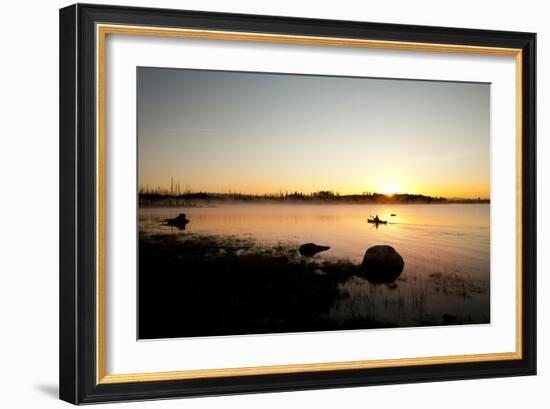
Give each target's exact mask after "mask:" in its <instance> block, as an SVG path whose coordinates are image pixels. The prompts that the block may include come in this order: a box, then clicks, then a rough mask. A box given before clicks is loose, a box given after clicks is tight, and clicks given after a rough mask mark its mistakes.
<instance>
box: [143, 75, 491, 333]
mask: <svg viewBox="0 0 550 409" xmlns="http://www.w3.org/2000/svg"><path fill="white" fill-rule="evenodd" d="M136 70H137V81H136V82H137V84H136V87H137V107H136V109H137V146H138V152H137V159H138V164H137V168H138V169H137V172H138V178H137V184H138V185H137V191H138V195H137V197H136V204H137V208H138V220H137V224H138V229H137V230H138V237H137V238H136V243H137V247H138V251H137V254H138V255H137V257H138V272H137V274H138V308H137V315H138V316H137V323H138V326H137V328H138V334H137V335H138V339H161V338H177V337H207V336H227V335H249V334H269V333H303V332H310V331H343V330H374V329H381V328H408V327H425V326H448V325H479V324H490V323H491V311H490V287H491V280H490V277H491V265H490V214H491V212H490V209H491V203H490V200H491V184H490V169H491V162H490V146H491V129H490V109H491V103H490V99H491V92H490V91H491V85H490V84H489V83H482V82H455V81H436V80H421V79H406V78H367V77H349V76H328V75H311V74H295V73H269V72H243V71H219V70H206V69H185V68H163V67H141V66H139V67H137V68H136Z"/></svg>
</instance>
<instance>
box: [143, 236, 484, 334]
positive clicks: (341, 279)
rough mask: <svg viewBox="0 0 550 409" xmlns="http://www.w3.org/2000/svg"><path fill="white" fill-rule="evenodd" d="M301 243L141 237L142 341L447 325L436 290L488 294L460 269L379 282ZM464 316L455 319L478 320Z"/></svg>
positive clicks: (451, 293) (455, 294)
mask: <svg viewBox="0 0 550 409" xmlns="http://www.w3.org/2000/svg"><path fill="white" fill-rule="evenodd" d="M298 247H299V244H298V243H294V242H290V241H288V242H287V241H280V242H275V243H268V242H262V241H259V240H254V239H253V238H246V237H242V236H232V235H227V236H216V235H204V234H202V235H201V234H191V233H186V234H184V235H182V234H177V235H176V234H152V235H147V234H143V233H140V236H139V289H138V295H139V301H138V303H139V320H138V327H139V338H142V339H143V338H171V337H188V336H212V335H239V334H261V333H277V332H303V331H322V330H338V329H360V328H361V329H366V328H382V327H392V326H405V325H406V326H419V325H443V324H445V321H444V320H443V319H442V318H441V316H434V315H433V314H431V315H430V314H428V313H426V309H427V308H426V307H427V304H428V303H429V302H430V300H431V299H432V297H433V295H432V296H431V295H430V294H439V295H441V296H445V297H458V298H461V299H463V298H464V297H467V296H468V295H469V294H479V293H482V292H484V291H486V286H485V284H484V283H483V282H478V281H476V280H471V279H470V278H468V277H465V276H461V275H459V274H457V273H453V274H444V273H433V274H430V275H427V276H423V277H425V278H422V277H421V276H420V275H417V274H415V273H414V272H412V273H409V274H404V275H403V276H402V277H400V278H399V279H398V280H397V281H396V282H395V283H392V284H386V285H384V284H372V283H369V282H368V281H367V280H366V279H365V278H363V277H360V276H359V275H358V270H359V266H358V265H356V264H354V263H352V262H351V261H349V260H346V259H332V258H327V257H320V256H315V257H311V258H306V257H302V256H300V255H299V253H298V251H297V248H298ZM478 321H479V319H478V320H477V321H476V319H472V318H471V317H468V318H462V317H457V319H456V320H455V321H454V322H453V323H471V322H478Z"/></svg>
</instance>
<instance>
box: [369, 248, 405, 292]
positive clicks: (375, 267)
mask: <svg viewBox="0 0 550 409" xmlns="http://www.w3.org/2000/svg"><path fill="white" fill-rule="evenodd" d="M404 265H405V262H404V261H403V257H401V256H400V255H399V253H398V252H397V251H395V249H394V248H393V247H392V246H387V245H382V246H373V247H370V248H369V249H368V250H367V252H366V253H365V257H363V263H362V264H361V269H360V271H361V275H363V276H364V277H365V278H366V279H367V280H368V281H369V282H371V283H374V284H389V283H393V282H394V281H395V280H397V278H398V277H399V276H400V275H401V272H402V271H403V266H404Z"/></svg>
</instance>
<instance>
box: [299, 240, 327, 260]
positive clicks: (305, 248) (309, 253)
mask: <svg viewBox="0 0 550 409" xmlns="http://www.w3.org/2000/svg"><path fill="white" fill-rule="evenodd" d="M328 249H330V247H329V246H319V245H317V244H314V243H306V244H302V245H301V246H300V248H299V249H298V252H299V253H300V254H301V255H302V256H305V257H313V256H314V255H315V254H317V253H320V252H321V251H327V250H328Z"/></svg>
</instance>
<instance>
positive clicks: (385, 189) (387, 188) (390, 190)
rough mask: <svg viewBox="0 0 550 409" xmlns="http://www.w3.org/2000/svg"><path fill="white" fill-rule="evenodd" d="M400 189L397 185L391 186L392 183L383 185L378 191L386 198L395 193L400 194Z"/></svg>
mask: <svg viewBox="0 0 550 409" xmlns="http://www.w3.org/2000/svg"><path fill="white" fill-rule="evenodd" d="M400 190H401V189H400V188H399V186H398V185H396V184H393V183H390V184H387V185H384V186H382V189H380V191H381V192H382V193H383V194H385V195H388V196H391V195H393V194H395V193H399V192H400Z"/></svg>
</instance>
